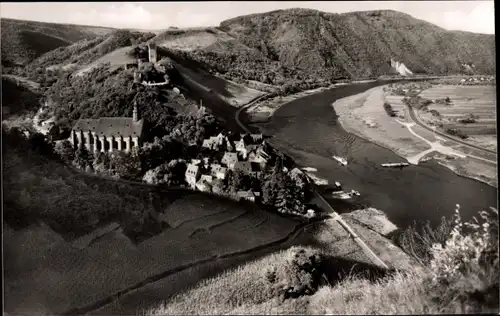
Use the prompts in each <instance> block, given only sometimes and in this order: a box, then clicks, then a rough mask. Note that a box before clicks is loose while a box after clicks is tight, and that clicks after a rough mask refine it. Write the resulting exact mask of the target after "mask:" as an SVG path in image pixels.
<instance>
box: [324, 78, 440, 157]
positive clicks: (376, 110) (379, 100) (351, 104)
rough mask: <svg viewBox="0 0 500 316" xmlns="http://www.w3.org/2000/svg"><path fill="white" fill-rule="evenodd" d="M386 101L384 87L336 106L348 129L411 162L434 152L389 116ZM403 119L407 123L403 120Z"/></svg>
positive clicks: (348, 98)
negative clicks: (429, 151)
mask: <svg viewBox="0 0 500 316" xmlns="http://www.w3.org/2000/svg"><path fill="white" fill-rule="evenodd" d="M384 102H385V96H384V91H383V86H380V87H375V88H372V89H370V90H367V91H365V92H363V93H360V94H357V95H353V96H350V97H346V98H342V99H339V100H337V101H335V102H334V103H333V104H332V106H333V108H334V110H335V113H336V114H337V115H338V121H339V122H340V124H341V125H342V127H343V128H344V130H346V131H347V132H349V133H352V134H355V135H356V136H359V137H361V138H364V139H366V140H368V141H370V142H373V143H376V144H378V145H380V146H382V147H384V148H386V149H389V150H391V151H393V152H394V153H395V154H397V155H398V156H400V157H402V158H405V159H408V158H410V157H412V156H414V155H417V154H419V153H420V152H422V151H425V150H427V149H430V146H429V145H427V144H426V143H425V142H423V141H422V140H421V139H419V138H417V137H415V136H414V135H413V134H412V133H410V132H409V131H408V130H407V129H406V128H405V127H404V126H402V125H401V124H399V123H398V122H396V121H395V120H394V118H392V117H389V115H387V113H386V112H385V110H384V107H383V104H384ZM402 116H404V117H407V116H406V115H402ZM399 119H400V120H401V121H405V119H404V118H402V117H400V118H399ZM405 122H407V121H405ZM390 162H392V161H390Z"/></svg>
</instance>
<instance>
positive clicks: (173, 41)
mask: <svg viewBox="0 0 500 316" xmlns="http://www.w3.org/2000/svg"><path fill="white" fill-rule="evenodd" d="M56 26H57V27H56ZM117 34H121V35H120V36H118V35H117ZM123 34H126V36H125V37H130V38H131V39H132V40H125V41H119V40H117V37H118V38H123ZM138 34H140V32H137V31H125V30H115V29H111V28H101V27H88V26H76V25H62V24H49V23H41V22H30V21H17V20H11V19H2V65H3V66H4V67H9V66H12V65H13V64H19V65H27V66H28V68H31V69H33V68H46V67H49V66H51V65H50V64H51V63H52V62H53V63H54V64H57V65H68V64H73V63H78V64H88V63H91V62H94V61H96V60H97V59H98V58H99V57H102V56H103V55H105V54H106V53H110V52H112V51H113V49H114V50H117V49H119V48H121V47H126V46H128V45H135V44H136V43H138V42H139V41H145V42H146V41H147V42H154V43H157V44H158V46H159V47H164V48H168V49H169V50H170V51H173V52H177V53H178V54H180V55H185V56H187V57H189V58H190V59H193V60H195V61H198V62H200V63H201V64H202V65H204V67H206V68H207V69H210V70H211V71H212V72H214V73H219V74H221V75H224V76H225V77H227V78H230V79H233V80H243V79H245V80H255V81H261V82H264V83H270V84H278V85H280V84H283V83H285V82H286V81H287V80H301V81H306V80H317V79H326V80H330V79H335V78H367V77H377V76H380V75H391V74H395V71H394V69H392V68H391V65H390V61H391V58H392V59H394V60H396V61H399V62H401V63H404V64H405V65H406V67H408V68H409V69H410V70H411V71H412V72H413V73H417V74H418V73H423V74H435V75H445V74H457V73H463V72H465V71H466V69H465V68H464V65H474V67H473V69H474V71H475V72H476V73H481V74H493V73H494V71H495V36H494V35H486V34H475V33H469V32H461V31H447V30H445V29H443V28H440V27H438V26H436V25H433V24H431V23H428V22H425V21H422V20H418V19H416V18H413V17H412V16H410V15H408V14H404V13H401V12H397V11H391V10H381V11H363V12H350V13H343V14H333V13H326V12H321V11H316V10H310V9H288V10H277V11H272V12H267V13H260V14H252V15H245V16H240V17H235V18H232V19H229V20H225V21H223V22H221V23H220V26H219V27H207V28H194V29H186V30H183V29H176V28H170V29H168V30H166V31H164V32H161V33H160V34H158V35H156V36H155V34H153V33H142V34H145V35H144V36H139V35H138ZM82 40H83V41H82ZM75 42H76V44H75ZM103 43H110V44H111V45H107V47H106V49H97V46H100V47H102V46H103ZM58 47H59V48H58ZM56 48H58V51H57V55H58V56H61V57H60V58H47V56H41V55H42V54H43V53H46V52H48V53H49V54H51V53H52V52H54V49H56ZM52 55H54V54H52ZM39 56H41V57H39ZM63 56H64V57H63ZM82 56H84V57H85V58H83V59H82ZM36 57H38V58H36ZM34 58H36V59H34ZM33 59H34V60H33ZM51 59H57V60H53V61H51ZM30 64H31V65H30ZM466 68H467V67H466ZM33 70H35V69H33Z"/></svg>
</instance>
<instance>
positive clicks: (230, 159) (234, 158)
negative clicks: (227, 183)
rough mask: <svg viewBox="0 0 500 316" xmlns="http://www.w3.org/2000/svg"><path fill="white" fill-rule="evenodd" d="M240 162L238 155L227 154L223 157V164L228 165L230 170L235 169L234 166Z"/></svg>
mask: <svg viewBox="0 0 500 316" xmlns="http://www.w3.org/2000/svg"><path fill="white" fill-rule="evenodd" d="M237 162H238V154H237V153H231V152H226V153H224V156H223V157H222V160H221V163H222V164H224V165H226V166H227V167H228V168H229V169H233V168H234V165H235V164H236V163H237Z"/></svg>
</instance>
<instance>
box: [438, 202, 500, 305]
mask: <svg viewBox="0 0 500 316" xmlns="http://www.w3.org/2000/svg"><path fill="white" fill-rule="evenodd" d="M459 210H460V206H459V205H458V204H457V208H456V213H455V215H454V225H453V229H452V231H451V233H450V235H449V238H448V239H447V240H446V243H445V244H444V245H442V244H441V243H436V244H434V245H433V247H432V249H431V253H432V257H433V258H432V260H431V262H430V268H431V270H430V271H431V284H432V285H431V289H432V290H433V291H434V292H433V297H434V299H436V300H439V301H440V302H441V304H444V306H447V305H448V304H449V305H452V306H453V305H455V308H456V309H458V310H460V311H461V312H462V313H471V312H472V313H473V312H484V309H485V308H496V309H497V310H498V304H499V303H498V289H499V280H500V269H499V255H498V211H497V210H496V209H494V208H491V212H486V211H481V212H479V215H480V220H481V222H480V221H479V220H477V218H475V217H474V220H473V221H469V222H465V223H462V221H461V217H460V213H459Z"/></svg>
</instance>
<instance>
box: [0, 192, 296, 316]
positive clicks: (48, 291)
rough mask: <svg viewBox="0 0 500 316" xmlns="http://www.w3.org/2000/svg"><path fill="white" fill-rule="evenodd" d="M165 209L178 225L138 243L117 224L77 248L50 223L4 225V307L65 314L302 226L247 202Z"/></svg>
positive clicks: (185, 203)
mask: <svg viewBox="0 0 500 316" xmlns="http://www.w3.org/2000/svg"><path fill="white" fill-rule="evenodd" d="M190 198H192V196H190ZM166 214H167V215H166V218H167V220H170V221H172V222H171V223H169V224H170V226H172V227H173V228H169V229H167V230H165V231H164V232H163V233H161V234H159V235H157V236H154V237H152V238H150V239H147V240H145V241H144V242H142V243H139V244H138V245H134V243H132V242H131V241H130V239H129V238H127V237H126V236H125V235H124V234H123V232H121V231H120V230H119V229H118V230H115V231H111V232H109V233H107V234H105V235H104V236H102V237H101V238H100V239H98V240H95V241H94V242H93V243H90V244H89V246H88V247H87V248H84V249H81V250H80V249H78V248H76V247H74V246H73V245H72V244H71V243H69V242H66V241H64V239H63V238H62V237H61V236H59V235H58V234H57V233H55V232H54V231H53V230H52V229H50V228H49V227H48V226H46V225H41V226H39V225H37V226H31V227H28V228H25V229H22V230H20V231H15V230H13V229H10V228H7V229H6V233H5V234H4V245H5V246H6V248H5V263H6V279H5V289H6V296H5V310H6V311H7V312H9V313H13V314H16V315H19V314H32V313H33V312H34V311H35V310H36V311H37V312H40V311H46V312H47V313H56V314H59V313H63V312H65V311H67V310H69V309H73V308H77V307H82V306H85V305H88V304H92V303H94V302H96V301H99V300H102V299H104V298H106V297H109V296H111V295H112V294H114V293H116V292H118V291H120V290H124V289H127V288H130V287H133V286H134V285H136V284H138V283H140V282H141V281H144V280H145V279H147V278H150V277H153V276H155V275H158V274H161V273H164V272H165V271H169V270H174V269H177V268H179V267H182V266H187V265H190V264H193V263H196V262H197V261H202V260H206V259H209V258H215V257H219V256H222V255H227V254H230V253H233V252H240V251H244V250H247V249H250V248H254V247H258V246H260V245H263V244H268V243H272V242H274V241H276V240H279V239H282V238H283V237H285V236H286V235H287V234H288V233H290V232H291V231H292V230H293V229H294V228H295V226H296V225H297V224H298V223H297V222H296V221H294V220H291V219H286V218H283V217H281V216H278V215H275V214H270V213H267V212H265V211H262V210H259V209H256V208H252V207H250V205H245V206H244V207H242V208H238V209H236V208H235V207H234V206H232V205H230V206H225V205H222V204H215V203H214V200H209V199H203V197H201V198H199V197H196V198H195V199H193V201H191V199H189V200H188V199H186V198H183V199H179V200H177V201H175V202H174V203H173V204H172V207H169V208H167V210H166ZM185 215H187V217H185Z"/></svg>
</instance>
